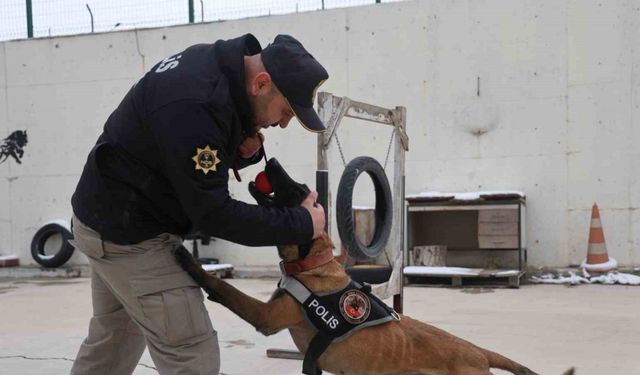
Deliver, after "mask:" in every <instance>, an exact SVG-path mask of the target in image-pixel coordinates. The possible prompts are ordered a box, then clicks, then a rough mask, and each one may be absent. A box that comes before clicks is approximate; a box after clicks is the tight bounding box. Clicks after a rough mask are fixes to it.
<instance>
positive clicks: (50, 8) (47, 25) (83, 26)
mask: <svg viewBox="0 0 640 375" xmlns="http://www.w3.org/2000/svg"><path fill="white" fill-rule="evenodd" d="M392 1H399V0H386V1H384V2H392ZM379 2H381V0H297V1H296V0H235V1H233V0H226V1H220V0H0V40H10V39H23V38H30V37H36V38H39V37H49V36H58V35H70V34H82V33H91V32H108V31H117V30H128V29H135V28H144V27H157V26H171V25H180V24H186V23H194V22H196V23H197V22H211V21H219V20H231V19H238V18H247V17H256V16H266V15H275V14H288V13H296V12H308V11H315V10H322V9H332V8H340V7H349V6H356V5H367V4H373V3H379Z"/></svg>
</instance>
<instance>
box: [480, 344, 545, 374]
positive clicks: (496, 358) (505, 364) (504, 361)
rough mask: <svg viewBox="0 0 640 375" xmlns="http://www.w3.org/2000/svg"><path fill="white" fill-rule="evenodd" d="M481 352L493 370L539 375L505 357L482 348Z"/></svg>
mask: <svg viewBox="0 0 640 375" xmlns="http://www.w3.org/2000/svg"><path fill="white" fill-rule="evenodd" d="M480 350H482V352H483V354H484V355H485V357H487V360H488V361H489V367H491V368H499V369H501V370H507V371H510V372H512V373H514V374H515V375H538V374H536V373H535V372H533V371H531V370H529V369H528V368H526V367H524V366H523V365H521V364H519V363H518V362H515V361H512V360H510V359H509V358H507V357H505V356H503V355H500V354H498V353H495V352H492V351H491V350H486V349H482V348H480Z"/></svg>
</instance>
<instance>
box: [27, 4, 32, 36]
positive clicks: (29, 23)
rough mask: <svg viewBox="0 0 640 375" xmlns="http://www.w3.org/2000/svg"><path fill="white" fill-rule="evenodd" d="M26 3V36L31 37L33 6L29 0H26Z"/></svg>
mask: <svg viewBox="0 0 640 375" xmlns="http://www.w3.org/2000/svg"><path fill="white" fill-rule="evenodd" d="M26 4H27V37H28V38H33V7H32V6H31V0H26Z"/></svg>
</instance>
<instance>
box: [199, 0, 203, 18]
mask: <svg viewBox="0 0 640 375" xmlns="http://www.w3.org/2000/svg"><path fill="white" fill-rule="evenodd" d="M200 22H204V3H203V2H202V0H200Z"/></svg>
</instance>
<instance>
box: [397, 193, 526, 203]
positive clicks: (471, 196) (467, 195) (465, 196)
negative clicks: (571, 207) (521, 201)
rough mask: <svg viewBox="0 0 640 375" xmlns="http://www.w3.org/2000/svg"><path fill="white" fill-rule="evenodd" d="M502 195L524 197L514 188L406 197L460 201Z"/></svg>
mask: <svg viewBox="0 0 640 375" xmlns="http://www.w3.org/2000/svg"><path fill="white" fill-rule="evenodd" d="M504 195H517V196H520V197H524V193H523V192H521V191H515V190H495V191H470V192H466V193H462V192H458V193H442V192H439V191H423V192H421V193H418V194H410V195H407V196H406V198H407V199H420V198H431V199H433V198H441V199H445V198H446V199H456V200H461V201H474V200H478V199H480V198H481V197H482V196H487V197H499V196H504Z"/></svg>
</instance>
